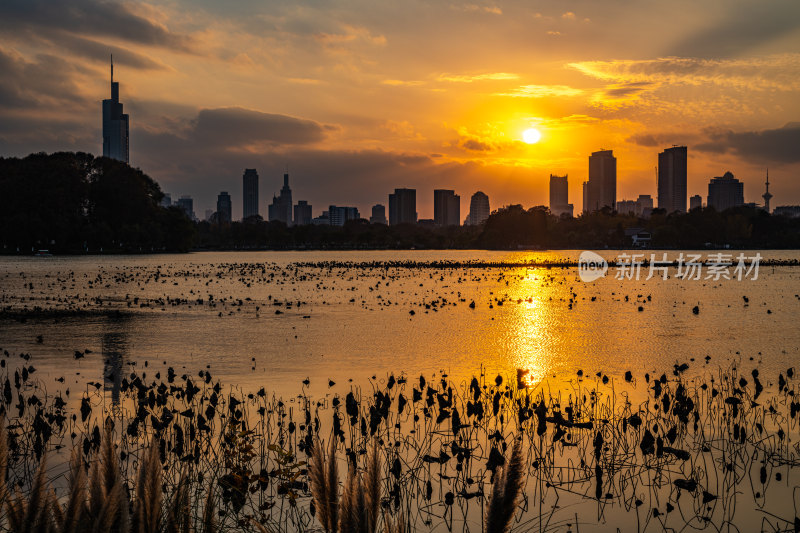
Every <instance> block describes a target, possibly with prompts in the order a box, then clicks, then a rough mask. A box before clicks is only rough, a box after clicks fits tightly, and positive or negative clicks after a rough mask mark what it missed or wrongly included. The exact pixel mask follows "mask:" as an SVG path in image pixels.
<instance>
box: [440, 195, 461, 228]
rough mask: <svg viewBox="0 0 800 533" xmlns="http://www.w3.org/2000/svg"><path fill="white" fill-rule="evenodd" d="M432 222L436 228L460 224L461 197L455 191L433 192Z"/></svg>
mask: <svg viewBox="0 0 800 533" xmlns="http://www.w3.org/2000/svg"><path fill="white" fill-rule="evenodd" d="M433 221H434V224H436V225H437V226H458V225H459V224H460V223H461V197H460V196H459V195H457V194H456V192H455V191H451V190H449V189H436V190H434V191H433Z"/></svg>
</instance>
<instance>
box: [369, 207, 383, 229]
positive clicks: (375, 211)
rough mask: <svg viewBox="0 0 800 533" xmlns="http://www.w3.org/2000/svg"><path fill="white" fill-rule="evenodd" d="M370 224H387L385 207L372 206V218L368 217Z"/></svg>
mask: <svg viewBox="0 0 800 533" xmlns="http://www.w3.org/2000/svg"><path fill="white" fill-rule="evenodd" d="M369 223H370V224H384V225H385V224H387V220H386V207H384V205H383V204H375V205H373V206H372V216H371V217H369Z"/></svg>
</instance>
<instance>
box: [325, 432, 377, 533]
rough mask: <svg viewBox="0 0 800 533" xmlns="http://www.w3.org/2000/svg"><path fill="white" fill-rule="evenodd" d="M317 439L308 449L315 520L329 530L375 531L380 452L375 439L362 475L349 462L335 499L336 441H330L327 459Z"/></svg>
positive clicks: (348, 531) (336, 482)
mask: <svg viewBox="0 0 800 533" xmlns="http://www.w3.org/2000/svg"><path fill="white" fill-rule="evenodd" d="M322 449H323V447H322V444H321V443H320V442H319V441H318V442H317V445H316V446H315V447H314V449H313V450H312V452H311V467H310V473H309V475H310V478H311V495H312V496H313V498H314V504H315V505H316V507H317V509H318V510H319V515H318V518H319V521H320V523H321V524H322V527H323V528H324V529H325V531H327V532H329V533H336V532H337V531H338V532H339V533H375V532H376V531H377V529H378V516H379V513H380V504H381V495H380V488H381V487H380V482H381V470H380V466H381V465H380V451H379V448H378V444H377V441H375V442H374V443H373V446H372V448H371V449H370V451H369V454H368V456H367V468H366V471H365V472H364V474H363V475H362V474H361V473H360V472H359V471H358V469H357V468H356V467H355V465H350V468H349V469H348V472H347V481H346V482H345V485H344V489H343V490H342V496H341V499H340V498H339V476H338V472H337V470H336V441H335V439H333V440H331V445H330V447H329V454H328V459H327V461H326V460H325V458H324V457H323V455H322Z"/></svg>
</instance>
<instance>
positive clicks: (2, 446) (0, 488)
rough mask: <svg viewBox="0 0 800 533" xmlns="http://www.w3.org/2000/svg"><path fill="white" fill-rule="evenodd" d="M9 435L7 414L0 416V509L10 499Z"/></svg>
mask: <svg viewBox="0 0 800 533" xmlns="http://www.w3.org/2000/svg"><path fill="white" fill-rule="evenodd" d="M7 479H8V434H7V433H6V419H5V413H3V414H2V415H0V508H2V506H3V504H5V501H6V498H8V483H7V481H6V480H7Z"/></svg>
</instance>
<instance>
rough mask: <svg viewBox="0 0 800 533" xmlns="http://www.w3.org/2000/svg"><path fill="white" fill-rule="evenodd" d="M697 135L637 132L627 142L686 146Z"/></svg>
mask: <svg viewBox="0 0 800 533" xmlns="http://www.w3.org/2000/svg"><path fill="white" fill-rule="evenodd" d="M698 138H699V137H698V135H695V134H690V133H639V134H636V135H632V136H630V137H628V138H627V139H626V140H627V142H631V143H634V144H638V145H639V146H647V147H656V146H658V147H665V148H666V147H669V146H674V145H677V146H688V145H691V144H694V142H695V141H696V140H697V139H698Z"/></svg>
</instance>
